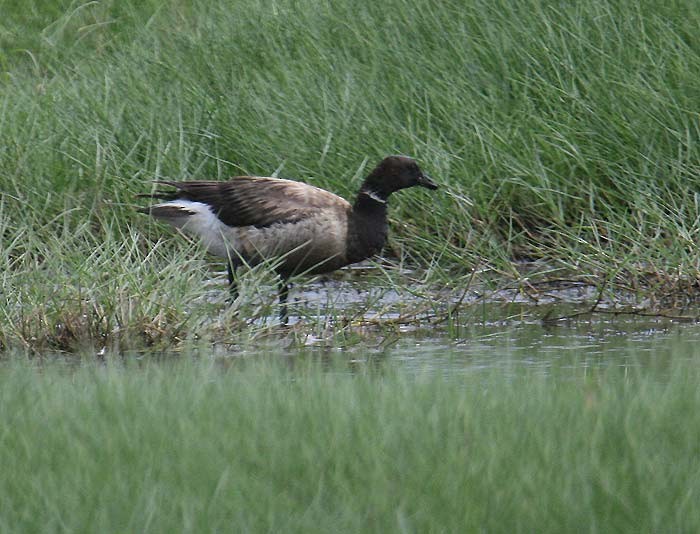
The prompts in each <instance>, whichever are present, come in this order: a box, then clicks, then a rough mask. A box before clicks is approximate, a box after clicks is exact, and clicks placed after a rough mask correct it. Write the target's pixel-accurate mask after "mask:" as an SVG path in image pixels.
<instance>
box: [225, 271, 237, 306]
mask: <svg viewBox="0 0 700 534" xmlns="http://www.w3.org/2000/svg"><path fill="white" fill-rule="evenodd" d="M226 271H227V272H228V291H229V294H230V295H231V303H233V301H234V300H236V299H237V298H238V282H236V274H235V273H236V268H235V267H234V266H233V265H231V262H228V263H227V264H226Z"/></svg>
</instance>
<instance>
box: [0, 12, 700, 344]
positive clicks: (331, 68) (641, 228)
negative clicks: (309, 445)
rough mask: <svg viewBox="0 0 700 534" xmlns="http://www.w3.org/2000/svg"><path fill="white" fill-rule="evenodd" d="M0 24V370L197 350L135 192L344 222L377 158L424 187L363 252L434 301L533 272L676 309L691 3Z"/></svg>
mask: <svg viewBox="0 0 700 534" xmlns="http://www.w3.org/2000/svg"><path fill="white" fill-rule="evenodd" d="M2 12H3V17H2V21H1V22H0V70H1V71H2V72H1V74H0V185H1V187H0V191H1V192H2V200H1V202H0V217H1V220H0V226H1V227H2V232H1V233H0V240H1V244H0V257H1V258H2V265H1V266H0V267H1V268H0V271H2V273H3V274H2V283H3V285H2V288H1V289H0V292H1V293H2V298H3V301H6V302H3V319H2V321H0V340H2V342H3V343H4V344H5V345H7V346H24V345H27V344H28V345H35V344H37V346H39V345H41V343H43V341H41V340H50V339H51V338H56V339H55V340H54V341H50V342H49V343H48V345H50V346H52V347H55V348H60V347H62V346H65V347H68V346H69V345H73V344H74V342H73V341H62V340H61V339H59V338H63V337H66V336H65V335H64V334H57V333H56V332H55V329H56V325H58V324H64V325H68V324H71V325H73V326H70V327H66V332H72V333H70V334H66V335H67V337H68V338H70V339H75V340H77V343H79V344H80V343H87V344H89V343H94V342H95V340H94V339H93V338H94V337H95V336H98V337H99V336H100V335H102V334H101V333H100V332H102V331H112V330H113V329H114V328H115V327H117V328H122V329H124V328H125V329H126V330H127V331H130V332H140V333H138V334H135V335H134V336H129V337H130V339H131V341H133V342H134V343H137V341H138V340H140V341H138V343H141V344H144V345H148V344H150V343H152V342H154V341H155V342H158V340H160V339H168V338H169V339H172V340H176V339H177V338H179V336H180V334H179V333H178V332H180V331H181V330H182V328H186V329H187V331H188V332H189V333H190V334H191V335H193V336H205V331H204V330H201V331H197V327H196V326H194V325H201V324H203V323H202V321H200V320H199V314H206V313H208V311H209V310H207V309H206V307H205V308H203V309H202V311H201V312H192V313H194V316H192V315H191V313H190V311H188V313H187V314H185V312H184V310H185V304H184V302H191V301H196V300H197V299H198V298H200V297H201V291H202V290H201V289H199V288H200V287H202V285H201V284H199V283H198V282H200V281H201V280H202V279H203V278H204V273H205V272H206V269H205V267H204V262H203V261H202V259H201V258H203V256H202V255H201V252H200V253H199V254H197V255H192V256H191V255H190V253H191V249H188V248H187V246H188V245H183V243H182V241H180V240H177V239H172V240H170V239H168V240H167V242H166V241H161V239H163V237H162V236H163V234H164V230H163V228H162V227H159V226H155V225H152V224H151V223H150V222H148V221H147V220H146V218H145V217H141V216H139V215H137V214H136V213H135V212H134V198H135V195H136V194H137V193H143V192H147V191H148V190H149V188H150V187H151V186H150V185H149V181H150V180H152V179H157V178H162V177H168V178H171V179H185V178H209V179H224V178H226V177H229V176H231V175H235V174H241V173H250V174H261V175H269V174H271V173H273V172H276V173H277V174H279V175H280V176H284V177H292V178H297V179H302V180H304V181H307V182H309V183H313V184H315V185H319V186H321V187H327V188H329V189H331V190H333V191H336V192H338V193H340V194H341V195H344V196H346V197H347V198H350V197H351V196H352V195H353V194H354V192H355V190H356V188H357V186H358V184H359V182H360V179H361V176H362V175H363V174H364V173H365V172H366V171H367V170H368V168H369V167H370V166H371V165H373V164H374V163H375V162H376V161H377V160H378V159H379V158H381V157H382V156H384V155H386V154H389V153H396V152H399V153H407V154H411V155H413V156H415V157H416V158H418V160H419V161H420V163H421V165H422V166H423V167H424V168H425V169H426V170H427V171H428V172H429V173H430V174H431V175H432V176H434V178H435V179H436V180H437V181H438V182H439V183H440V184H441V186H442V189H441V190H439V191H437V192H435V194H429V193H427V192H423V191H411V192H406V193H403V194H401V195H397V198H396V199H395V200H394V199H392V211H391V219H392V241H391V243H390V246H389V247H388V249H387V254H388V255H389V256H392V255H393V256H395V257H397V258H398V259H399V260H398V261H400V262H401V261H403V262H405V263H406V264H411V265H414V266H420V267H423V268H426V269H427V270H426V272H427V273H429V277H431V279H432V280H431V281H432V282H433V283H434V285H440V284H444V283H452V284H458V283H461V282H462V281H466V280H468V279H469V277H470V273H471V270H472V269H474V268H479V269H482V270H484V272H488V273H490V274H489V276H490V277H491V278H493V280H494V282H493V283H500V282H496V281H495V280H507V281H508V282H507V283H511V281H512V280H518V279H519V278H520V273H519V272H518V269H517V266H516V264H515V263H514V260H523V259H526V260H542V259H545V260H546V261H547V265H548V267H547V272H551V271H552V270H554V269H557V270H559V271H558V272H559V273H565V275H566V276H569V277H570V276H576V277H580V278H581V279H585V280H587V281H590V282H591V283H594V284H599V285H610V286H611V287H613V288H616V287H619V288H623V289H629V290H632V291H637V292H640V293H642V292H644V293H646V294H647V296H650V299H651V300H650V302H651V301H654V300H656V301H661V300H664V299H666V298H667V297H668V296H673V295H683V294H687V293H692V292H695V280H696V279H697V277H698V276H697V275H698V271H699V267H700V266H699V264H698V255H697V253H696V248H697V238H698V230H699V228H700V227H699V224H700V222H699V221H700V209H699V201H698V198H699V197H698V195H697V186H698V179H697V176H698V170H699V169H700V162H699V159H698V146H699V145H698V130H699V129H700V123H699V122H698V116H697V112H696V107H697V102H698V96H699V93H698V87H700V84H699V83H698V72H700V55H699V54H698V46H699V45H698V42H697V40H696V39H694V35H695V33H696V29H697V27H698V23H699V22H700V20H698V18H699V16H700V15H698V14H697V10H696V9H695V6H694V4H693V3H692V2H689V1H681V2H674V3H672V4H667V5H663V6H659V5H658V3H657V2H650V1H642V2H633V1H631V0H625V1H622V2H608V1H604V0H598V1H594V2H586V3H582V4H572V5H563V4H562V5H557V6H554V5H549V4H546V3H542V2H539V1H537V0H532V1H528V2H520V3H515V4H514V3H513V2H507V1H497V2H483V1H480V0H474V1H470V2H467V3H464V2H449V1H448V2H444V1H440V2H437V1H431V0H424V1H421V2H419V3H415V2H407V1H405V0H390V1H389V2H388V3H387V2H384V3H378V4H366V5H365V4H362V5H359V4H357V3H355V2H349V1H348V2H317V1H313V2H311V1H301V2H299V1H295V2H274V3H272V4H270V3H267V2H259V1H257V0H244V1H241V2H235V3H234V4H230V3H224V2H181V1H176V2H169V3H167V4H165V3H163V2H161V1H160V0H150V1H148V2H129V1H125V2H111V3H110V2H86V3H81V2H77V1H59V2H53V3H52V5H51V6H48V7H47V6H45V5H44V3H40V2H35V1H28V2H21V3H18V2H13V1H11V0H6V1H4V2H2ZM154 247H155V250H154V251H152V252H149V251H150V250H151V249H152V248H154ZM558 276H562V275H561V274H558ZM198 292H200V293H198ZM18 308H21V309H22V311H21V315H18V314H19V313H20V312H19V311H18ZM70 317H73V319H70ZM85 317H92V319H89V320H87V319H85ZM76 318H77V319H76ZM244 322H245V321H244ZM253 322H254V321H253ZM99 325H102V326H99ZM35 339H36V340H39V341H37V342H36V343H35V341H34V340H35Z"/></svg>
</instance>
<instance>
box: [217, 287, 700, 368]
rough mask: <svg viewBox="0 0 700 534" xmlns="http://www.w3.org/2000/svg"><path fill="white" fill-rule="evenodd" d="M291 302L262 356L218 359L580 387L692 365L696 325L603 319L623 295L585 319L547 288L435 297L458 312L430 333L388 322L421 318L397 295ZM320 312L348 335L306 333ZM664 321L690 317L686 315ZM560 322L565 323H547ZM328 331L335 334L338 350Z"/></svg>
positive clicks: (342, 290) (254, 350)
mask: <svg viewBox="0 0 700 534" xmlns="http://www.w3.org/2000/svg"><path fill="white" fill-rule="evenodd" d="M293 295H294V296H293V298H294V300H295V304H294V306H293V307H292V310H294V309H296V311H297V312H301V313H299V314H298V315H292V316H291V317H290V332H288V333H286V334H284V333H280V334H279V337H274V336H273V338H272V339H271V340H270V339H268V340H267V341H266V343H269V344H268V345H267V346H265V345H264V343H263V345H260V346H257V347H249V348H246V349H245V350H244V351H242V352H235V353H233V354H232V353H228V354H226V355H224V357H237V356H241V355H242V356H244V357H256V356H258V355H259V354H261V353H265V354H270V353H273V354H275V353H276V354H279V355H280V356H281V357H291V358H295V357H299V356H307V355H311V356H312V357H318V358H323V357H328V356H329V355H333V356H338V357H341V358H345V359H347V361H348V362H349V363H350V364H351V365H350V368H351V369H354V368H357V367H358V366H362V365H370V364H371V365H377V364H379V365H381V364H383V363H390V364H395V365H398V366H399V367H400V368H403V369H406V370H408V371H411V372H430V373H448V374H454V373H490V372H494V371H495V372H499V373H503V374H507V375H517V374H521V373H523V372H527V373H535V374H543V375H552V374H556V376H557V377H567V376H568V377H585V376H587V375H588V374H590V373H598V372H602V371H605V370H608V369H621V370H622V371H623V372H649V373H654V374H657V375H658V376H659V377H663V376H665V375H666V373H667V372H668V370H669V369H670V367H671V366H672V364H673V363H674V362H676V361H680V360H686V361H690V362H695V361H697V362H700V343H699V342H700V324H697V323H693V322H679V321H676V320H673V319H669V318H666V317H662V316H656V317H654V316H640V315H634V314H633V313H627V314H619V315H615V314H614V313H612V312H613V311H615V310H620V309H623V308H624V309H626V310H631V309H633V308H632V306H634V305H635V302H634V299H633V298H632V297H627V296H624V295H616V296H615V301H614V302H613V301H611V300H610V299H606V300H602V301H601V302H600V303H599V306H598V309H599V310H600V312H598V313H592V314H585V313H582V312H585V311H587V310H589V309H590V306H591V302H594V301H596V300H597V297H598V295H597V291H596V290H595V289H594V288H592V287H590V286H585V285H580V284H570V285H567V286H566V287H551V288H547V290H546V291H544V292H538V293H537V294H536V295H534V296H533V295H528V294H523V292H522V291H521V290H520V289H518V288H513V289H499V290H495V291H491V292H486V291H485V290H483V289H482V290H480V289H474V290H470V291H468V292H467V293H466V294H463V295H462V294H460V292H459V291H456V292H453V293H449V294H448V293H445V294H444V295H442V296H440V295H438V297H436V300H437V301H439V300H442V304H443V309H447V308H448V307H449V306H450V305H452V304H454V302H455V300H457V299H462V300H461V302H462V303H463V306H462V308H461V310H460V314H459V317H458V318H456V319H455V320H454V321H451V322H449V321H438V324H436V325H431V324H430V322H431V321H434V320H435V315H434V313H433V315H432V316H431V313H432V312H426V313H427V315H428V317H429V318H428V319H427V320H420V319H421V318H420V316H418V319H419V320H418V321H410V320H408V321H406V322H401V321H398V322H396V319H397V318H399V317H402V314H406V308H407V307H408V308H410V307H411V306H414V307H415V308H416V309H424V308H425V307H424V306H423V305H422V303H421V302H420V299H418V298H416V297H415V296H412V294H411V293H407V292H405V291H402V290H401V289H397V288H394V289H386V288H384V289H382V288H377V287H367V286H363V285H361V284H358V283H353V282H348V281H343V282H335V281H332V280H331V281H325V282H322V281H321V282H319V281H317V282H314V283H312V284H310V285H309V286H303V287H297V288H295V290H294V293H293ZM422 306H423V307H422ZM328 309H332V310H333V311H334V313H336V314H337V315H338V316H341V317H348V316H349V317H353V318H354V319H353V320H354V321H355V324H356V326H354V327H353V326H349V327H344V330H343V328H341V327H340V326H339V325H330V326H328V327H327V328H321V329H320V331H318V332H317V331H314V330H313V329H311V330H310V329H309V328H308V324H309V322H313V321H314V318H318V317H322V315H323V313H324V310H328ZM637 309H638V310H639V309H640V308H637ZM577 314H578V315H577ZM674 314H676V315H677V314H682V315H687V316H692V315H693V313H692V311H688V310H679V311H677V312H674V313H673V314H671V315H674ZM409 315H410V314H409ZM562 316H572V318H571V319H569V320H558V321H551V319H552V318H556V317H562ZM363 321H364V322H365V323H363ZM387 325H388V326H387ZM338 330H343V331H344V332H345V334H344V337H343V338H342V339H341V340H339V339H338Z"/></svg>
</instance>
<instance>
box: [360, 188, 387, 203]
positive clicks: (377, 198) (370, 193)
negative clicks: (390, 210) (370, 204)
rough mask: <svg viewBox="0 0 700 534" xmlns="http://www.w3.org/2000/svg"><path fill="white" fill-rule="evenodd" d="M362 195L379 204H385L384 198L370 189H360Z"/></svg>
mask: <svg viewBox="0 0 700 534" xmlns="http://www.w3.org/2000/svg"><path fill="white" fill-rule="evenodd" d="M361 193H362V194H363V195H367V196H368V197H369V198H371V199H372V200H374V201H375V202H379V203H380V204H386V200H385V199H383V198H382V197H380V196H379V195H378V194H377V193H375V192H374V191H372V190H371V189H370V190H369V191H361Z"/></svg>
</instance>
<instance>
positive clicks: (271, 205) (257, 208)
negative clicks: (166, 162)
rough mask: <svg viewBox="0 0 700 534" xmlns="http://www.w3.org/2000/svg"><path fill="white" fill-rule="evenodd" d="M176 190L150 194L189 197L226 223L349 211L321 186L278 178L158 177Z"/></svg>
mask: <svg viewBox="0 0 700 534" xmlns="http://www.w3.org/2000/svg"><path fill="white" fill-rule="evenodd" d="M156 183H158V184H162V185H167V186H171V187H174V188H176V191H170V192H168V191H156V192H154V193H152V194H151V195H149V196H150V197H151V198H160V199H164V200H190V201H193V202H202V203H204V204H207V205H209V206H210V207H211V209H212V210H213V212H214V213H215V214H216V216H217V217H218V218H219V219H220V220H221V222H223V223H224V224H226V225H228V226H255V227H258V228H262V227H266V226H270V225H272V224H276V223H284V222H298V221H301V220H303V219H306V218H308V217H311V216H313V215H314V214H317V213H318V212H319V210H324V209H336V210H342V211H349V210H350V209H352V208H351V206H350V204H349V203H348V202H347V201H346V200H344V199H342V198H341V197H339V196H337V195H334V194H333V193H330V192H328V191H326V190H324V189H320V188H318V187H314V186H312V185H308V184H304V183H302V182H294V181H292V180H283V179H280V178H261V177H254V176H238V177H235V178H233V179H231V180H229V181H227V182H213V181H187V182H174V181H158V182H156Z"/></svg>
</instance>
